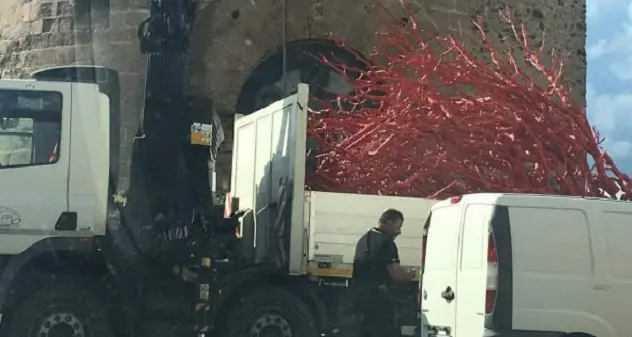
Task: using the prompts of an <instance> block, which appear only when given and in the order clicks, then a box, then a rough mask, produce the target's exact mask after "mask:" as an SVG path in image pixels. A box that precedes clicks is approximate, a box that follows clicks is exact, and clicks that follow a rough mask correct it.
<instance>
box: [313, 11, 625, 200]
mask: <svg viewBox="0 0 632 337" xmlns="http://www.w3.org/2000/svg"><path fill="white" fill-rule="evenodd" d="M378 5H379V3H378ZM500 15H501V17H502V18H503V19H504V21H505V22H506V23H507V25H508V27H510V28H511V30H512V32H513V34H512V35H513V36H511V38H513V39H515V40H516V41H517V42H518V44H519V46H520V47H521V48H519V50H514V52H513V53H512V50H511V48H510V47H507V48H505V50H500V49H498V48H496V47H495V46H494V45H493V44H492V43H490V41H489V40H488V38H487V35H486V33H485V31H484V29H483V28H482V22H481V20H480V19H479V20H478V21H476V22H473V24H474V26H475V27H476V28H478V32H479V33H480V38H481V39H480V41H479V42H480V43H481V47H482V48H481V49H480V50H481V52H482V53H481V54H483V55H485V57H486V58H487V60H484V58H485V57H482V56H481V54H479V55H478V56H475V55H473V54H472V53H471V52H470V50H472V48H466V47H465V44H464V43H463V42H461V41H459V40H458V39H457V38H455V37H454V36H446V37H437V38H433V39H430V40H428V39H424V38H423V37H422V33H421V32H420V30H419V29H418V26H417V23H416V22H415V20H414V18H413V17H412V15H411V16H410V17H409V18H408V19H409V24H408V25H407V26H406V28H402V26H401V25H399V26H398V25H393V28H392V29H390V30H388V32H387V33H386V34H380V37H379V41H380V42H379V44H378V45H379V47H377V48H376V49H374V52H373V54H372V59H373V63H372V64H369V63H368V62H367V64H366V66H367V68H366V69H357V68H350V67H348V66H345V65H343V64H342V63H340V62H337V61H336V60H335V59H332V58H331V57H326V56H324V57H322V58H321V59H322V61H323V62H325V63H326V64H328V65H330V66H331V67H332V68H333V69H334V70H336V71H337V72H338V73H340V74H342V75H343V76H344V77H346V79H347V80H348V81H349V83H351V85H352V87H353V90H352V93H351V94H348V95H346V96H341V97H338V98H337V99H336V100H334V101H331V102H327V104H326V106H328V108H326V109H322V110H314V111H312V113H311V117H310V120H309V123H308V133H309V136H310V138H311V139H312V140H313V141H314V142H315V143H316V144H317V148H318V149H319V150H318V154H317V155H316V156H315V157H316V163H317V167H316V169H315V170H314V171H313V172H310V173H308V179H307V185H308V186H307V187H308V188H310V189H312V190H324V191H335V192H347V193H363V194H381V195H400V196H415V197H427V198H445V197H449V196H452V195H458V194H463V193H472V192H514V193H545V194H558V195H578V196H606V197H611V198H620V199H625V200H629V199H630V197H631V192H632V182H631V180H630V177H628V175H626V174H625V173H623V172H621V171H620V170H619V169H618V168H617V166H616V165H615V164H614V162H613V160H612V158H611V157H610V155H608V153H606V152H605V150H604V149H603V148H602V146H601V145H600V144H601V142H602V140H601V139H600V137H599V134H598V132H597V130H596V129H595V128H593V127H591V125H590V124H589V122H588V119H587V116H586V111H585V109H584V108H583V107H582V106H580V105H578V104H576V103H574V102H573V101H572V99H571V97H570V92H569V90H567V88H565V87H564V86H563V85H562V83H561V75H562V66H563V62H561V61H560V59H559V58H558V57H556V55H555V54H553V57H552V59H553V62H552V64H553V65H552V66H548V67H547V66H545V65H544V63H543V62H542V61H541V55H542V51H543V49H542V48H533V47H532V46H531V45H530V42H529V39H528V38H527V36H528V35H527V32H526V27H525V25H522V26H517V25H516V24H514V21H513V19H512V17H511V16H510V15H509V14H508V12H506V11H503V12H501V13H500ZM393 19H394V17H393ZM516 51H518V53H516ZM517 54H519V55H520V58H524V61H525V63H526V65H527V66H526V67H524V66H523V67H520V66H518V62H517V57H516V56H515V55H517ZM512 55H513V56H512ZM528 68H532V69H528ZM358 74H359V76H358ZM530 74H536V75H537V76H532V75H530ZM542 75H543V78H544V81H542V80H540V83H538V81H539V80H538V79H537V77H538V76H542ZM542 82H545V84H544V85H542Z"/></svg>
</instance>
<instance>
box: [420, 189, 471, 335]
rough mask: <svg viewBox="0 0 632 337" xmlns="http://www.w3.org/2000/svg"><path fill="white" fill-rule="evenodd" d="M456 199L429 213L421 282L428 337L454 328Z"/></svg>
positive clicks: (459, 212)
mask: <svg viewBox="0 0 632 337" xmlns="http://www.w3.org/2000/svg"><path fill="white" fill-rule="evenodd" d="M459 200H460V199H458V198H453V199H450V200H446V201H442V202H439V203H437V204H436V205H435V206H434V207H433V208H432V211H431V216H430V222H429V225H428V229H427V230H428V237H427V241H426V248H425V253H426V256H425V261H424V266H423V268H424V274H423V280H422V293H421V296H422V303H421V311H422V324H423V325H424V330H425V332H426V333H427V334H428V336H430V337H431V336H433V335H437V334H439V335H448V336H451V335H454V332H455V331H454V330H455V327H456V308H457V301H458V298H457V297H456V293H455V292H456V285H457V283H456V282H457V252H458V234H459V229H460V226H461V222H462V221H461V217H462V213H463V209H462V206H461V204H460V203H459Z"/></svg>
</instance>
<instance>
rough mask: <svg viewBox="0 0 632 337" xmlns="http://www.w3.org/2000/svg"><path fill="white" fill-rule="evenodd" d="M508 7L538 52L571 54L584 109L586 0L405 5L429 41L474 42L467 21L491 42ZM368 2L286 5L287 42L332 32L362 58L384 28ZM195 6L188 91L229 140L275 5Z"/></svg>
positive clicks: (278, 25) (274, 39) (245, 0)
mask: <svg viewBox="0 0 632 337" xmlns="http://www.w3.org/2000/svg"><path fill="white" fill-rule="evenodd" d="M406 3H411V2H410V1H407V2H406ZM507 3H509V4H510V7H509V9H510V10H511V11H512V12H514V13H515V17H516V22H518V23H520V22H525V23H527V26H528V30H529V32H530V35H531V36H530V37H531V38H532V39H533V40H534V43H537V44H539V43H541V42H542V36H543V32H546V34H545V36H546V43H545V50H547V51H550V50H552V48H555V49H556V50H558V51H559V52H560V53H561V54H562V55H563V54H566V53H568V54H569V55H570V60H569V61H570V62H567V64H566V74H567V76H566V81H567V82H568V83H569V84H570V85H571V86H572V87H573V88H574V90H575V97H576V99H577V100H578V101H579V102H580V103H582V104H583V103H584V100H585V98H584V94H585V77H586V57H585V36H586V25H585V0H567V1H546V0H509V1H506V0H451V1H450V0H448V1H446V0H422V1H415V2H414V4H411V5H410V6H411V10H412V12H413V14H414V16H415V17H416V20H417V21H418V23H419V24H420V26H421V28H422V29H423V30H424V31H426V33H427V34H428V36H433V35H437V34H445V33H446V32H451V33H455V34H464V35H465V36H469V37H476V34H477V32H475V31H474V27H473V25H472V24H471V21H472V19H474V18H475V17H476V16H477V15H480V16H482V17H483V18H484V20H485V22H486V29H487V30H488V31H489V32H490V34H489V36H490V38H492V39H493V40H496V41H498V38H499V36H501V34H504V35H507V33H508V31H507V28H508V27H507V25H506V24H505V23H504V22H503V21H502V20H501V19H500V16H499V15H498V14H497V13H498V10H499V9H502V8H505V7H503V6H506V4H507ZM372 4H373V2H372V1H371V0H346V1H340V0H291V1H289V8H288V21H289V27H288V35H289V36H288V40H290V41H295V40H300V39H307V38H328V37H330V36H331V35H330V33H331V34H332V35H333V36H335V37H338V38H343V39H345V40H346V41H347V42H348V44H349V45H350V46H351V47H354V48H356V49H358V50H359V51H361V52H362V53H364V55H368V54H369V52H370V51H371V49H372V48H373V46H374V45H375V42H376V40H375V35H374V34H373V32H374V31H376V30H379V29H381V27H384V25H385V23H386V21H385V19H386V16H385V15H384V14H383V12H382V11H380V10H379V9H376V8H375V7H374V6H372ZM382 4H383V5H384V6H385V7H387V8H389V10H391V11H392V13H394V14H395V15H396V16H401V17H404V16H405V15H406V13H405V12H404V11H403V10H402V8H401V5H400V2H399V1H398V0H382ZM202 8H203V9H202V11H201V12H200V17H199V20H198V25H197V27H196V30H195V35H194V38H193V43H194V45H193V46H194V50H193V60H192V62H193V69H194V71H193V72H192V74H191V75H192V78H191V84H192V90H193V91H194V92H195V93H196V94H198V95H202V96H211V97H213V98H214V100H215V104H216V108H217V110H218V112H220V114H223V115H225V116H226V117H225V121H226V122H225V124H226V125H227V126H228V130H227V131H228V133H229V137H228V138H229V139H231V134H230V132H231V130H230V127H231V126H232V123H231V122H232V114H233V113H234V111H235V107H236V104H237V98H238V96H239V94H240V91H241V89H242V84H243V83H244V81H245V80H246V79H247V77H248V76H249V75H250V73H251V71H252V70H253V69H254V68H255V67H256V66H257V65H258V64H259V63H260V62H261V60H262V59H264V58H265V57H266V56H267V55H269V54H270V53H271V52H272V51H274V50H276V49H278V47H279V45H280V44H281V42H282V13H283V11H282V2H281V1H278V0H231V1H207V2H206V3H204V5H203V6H202ZM231 148H232V143H231V142H230V141H229V142H226V143H225V144H224V146H223V151H224V157H223V158H222V161H223V163H222V165H221V166H222V167H229V166H230V155H228V154H229V153H230V151H231ZM224 183H226V182H224Z"/></svg>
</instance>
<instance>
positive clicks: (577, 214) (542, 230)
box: [509, 206, 593, 276]
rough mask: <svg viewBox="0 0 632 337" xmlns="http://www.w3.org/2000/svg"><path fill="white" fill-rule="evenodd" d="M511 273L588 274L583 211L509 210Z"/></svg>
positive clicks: (587, 233)
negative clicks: (512, 263) (513, 268)
mask: <svg viewBox="0 0 632 337" xmlns="http://www.w3.org/2000/svg"><path fill="white" fill-rule="evenodd" d="M509 216H510V217H511V223H512V226H511V237H512V240H511V242H512V251H513V257H514V261H513V262H514V266H515V268H516V269H518V270H515V272H517V273H520V272H527V273H530V275H540V274H541V273H542V275H544V274H546V275H554V274H558V275H576V276H589V275H592V268H593V266H592V263H591V261H592V260H593V259H592V255H593V253H592V245H591V241H590V229H589V227H588V220H587V218H586V214H585V213H584V211H582V210H579V209H560V208H540V207H538V208H529V207H515V206H512V207H510V208H509Z"/></svg>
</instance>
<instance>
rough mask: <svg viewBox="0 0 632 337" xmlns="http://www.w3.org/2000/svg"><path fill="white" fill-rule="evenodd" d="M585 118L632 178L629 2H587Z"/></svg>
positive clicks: (631, 28)
mask: <svg viewBox="0 0 632 337" xmlns="http://www.w3.org/2000/svg"><path fill="white" fill-rule="evenodd" d="M586 9H587V13H586V16H587V26H588V34H587V35H588V36H587V39H586V53H587V57H588V84H587V88H586V89H587V90H586V91H587V92H586V101H587V105H588V108H587V109H588V117H589V119H590V121H591V122H592V124H594V125H595V126H597V128H598V129H599V132H600V133H601V135H602V136H603V137H605V138H606V142H605V144H604V146H605V148H606V150H607V151H608V152H609V153H610V154H611V155H612V156H613V157H614V158H615V162H616V163H617V165H618V166H619V168H621V169H622V170H624V171H625V172H626V173H628V174H632V0H586Z"/></svg>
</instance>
